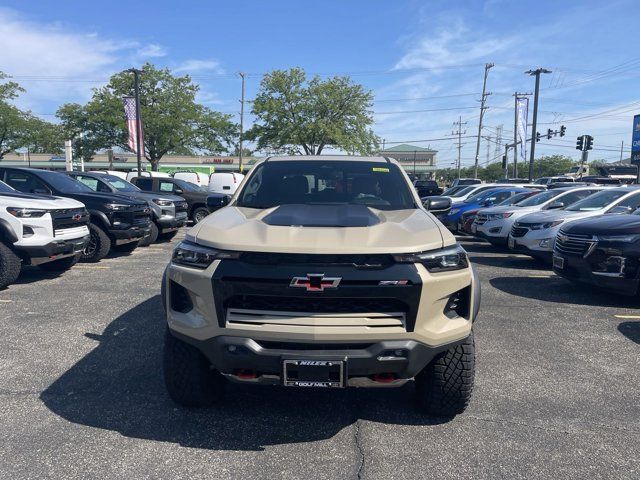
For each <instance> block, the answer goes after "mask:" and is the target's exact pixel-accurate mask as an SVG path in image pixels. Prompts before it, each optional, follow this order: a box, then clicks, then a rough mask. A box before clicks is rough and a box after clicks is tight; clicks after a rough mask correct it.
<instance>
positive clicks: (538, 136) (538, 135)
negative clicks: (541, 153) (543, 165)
mask: <svg viewBox="0 0 640 480" xmlns="http://www.w3.org/2000/svg"><path fill="white" fill-rule="evenodd" d="M541 137H542V135H540V132H536V142H539V141H540V138H541Z"/></svg>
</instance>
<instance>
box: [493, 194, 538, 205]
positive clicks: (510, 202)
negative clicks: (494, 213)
mask: <svg viewBox="0 0 640 480" xmlns="http://www.w3.org/2000/svg"><path fill="white" fill-rule="evenodd" d="M530 196H531V192H522V193H516V194H515V195H513V196H512V197H509V198H507V199H506V200H504V201H502V202H500V203H498V205H496V206H505V205H513V204H516V203H518V202H520V201H522V200H524V199H525V198H527V197H530Z"/></svg>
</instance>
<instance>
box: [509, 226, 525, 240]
mask: <svg viewBox="0 0 640 480" xmlns="http://www.w3.org/2000/svg"><path fill="white" fill-rule="evenodd" d="M528 232H529V229H528V228H527V227H520V226H518V224H516V225H514V226H513V227H511V236H512V237H513V238H521V237H524V236H525V235H526V234H527V233H528Z"/></svg>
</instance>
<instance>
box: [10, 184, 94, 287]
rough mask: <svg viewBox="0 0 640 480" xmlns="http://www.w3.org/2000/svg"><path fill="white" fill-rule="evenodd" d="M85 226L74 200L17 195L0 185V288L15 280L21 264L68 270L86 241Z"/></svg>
mask: <svg viewBox="0 0 640 480" xmlns="http://www.w3.org/2000/svg"><path fill="white" fill-rule="evenodd" d="M88 223H89V214H88V213H87V210H86V209H85V207H84V205H83V204H82V203H80V202H78V201H76V200H71V199H69V198H61V197H52V196H49V195H36V194H26V193H21V192H18V191H17V190H14V189H13V188H11V187H10V186H9V185H7V184H6V183H3V182H0V288H5V287H7V286H8V285H11V284H12V283H14V282H15V281H16V280H17V279H18V276H19V275H20V271H21V269H22V265H23V264H25V265H37V266H38V267H40V268H42V269H43V270H48V271H64V270H67V269H69V268H71V267H72V266H73V265H74V264H75V263H76V262H77V261H78V258H79V255H80V254H81V252H82V249H83V248H84V247H85V245H86V242H87V241H88V239H89V228H88V227H87V225H88Z"/></svg>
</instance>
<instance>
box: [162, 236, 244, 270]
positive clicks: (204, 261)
mask: <svg viewBox="0 0 640 480" xmlns="http://www.w3.org/2000/svg"><path fill="white" fill-rule="evenodd" d="M239 256H240V253H239V252H229V251H226V250H217V249H215V248H209V247H203V246H202V245H198V244H196V243H193V242H188V241H186V240H184V241H182V242H180V243H179V244H178V246H177V247H176V248H175V249H174V250H173V255H172V256H171V261H172V262H173V263H175V264H176V265H184V266H187V267H193V268H201V269H203V270H204V269H205V268H207V267H208V266H209V265H211V264H212V263H213V261H214V260H222V259H225V258H238V257H239Z"/></svg>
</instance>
